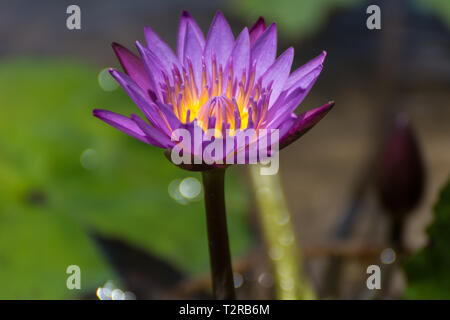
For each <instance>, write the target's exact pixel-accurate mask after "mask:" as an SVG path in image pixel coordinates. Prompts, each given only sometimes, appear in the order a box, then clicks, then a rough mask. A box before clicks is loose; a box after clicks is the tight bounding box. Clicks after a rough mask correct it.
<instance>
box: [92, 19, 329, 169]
mask: <svg viewBox="0 0 450 320" xmlns="http://www.w3.org/2000/svg"><path fill="white" fill-rule="evenodd" d="M144 32H145V39H146V42H147V44H146V45H144V44H141V43H140V42H136V45H137V48H138V51H139V54H140V56H141V57H140V58H139V57H138V56H136V55H134V54H133V53H132V52H130V51H129V50H128V49H126V48H124V47H123V46H121V45H119V44H116V43H114V44H113V49H114V51H115V53H116V55H117V56H118V58H119V60H120V62H121V64H122V67H123V69H124V71H125V73H122V72H120V71H117V70H114V69H111V70H110V73H111V75H112V76H113V77H114V78H115V79H116V80H117V81H118V83H119V84H120V85H121V86H122V88H123V89H124V90H125V92H126V93H127V94H128V95H129V96H130V98H131V99H132V100H133V101H134V102H135V104H136V105H137V106H138V107H139V109H140V110H141V111H142V113H143V114H144V116H145V118H147V120H148V122H146V121H144V120H143V119H142V118H141V117H139V116H137V115H134V114H133V115H131V117H126V116H123V115H120V114H117V113H114V112H111V111H107V110H100V109H96V110H94V116H96V117H98V118H100V119H101V120H103V121H105V122H106V123H108V124H110V125H112V126H113V127H115V128H117V129H119V130H121V131H123V132H125V133H126V134H128V135H130V136H132V137H134V138H136V139H139V140H141V141H143V142H145V143H148V144H150V145H153V146H156V147H159V148H163V149H166V150H168V151H169V152H170V150H172V149H173V148H174V147H175V146H176V145H177V144H178V143H179V142H180V140H182V139H180V138H179V137H177V135H174V132H175V131H176V130H177V129H180V128H183V129H185V130H187V131H188V132H191V133H193V132H195V130H200V132H203V133H204V132H206V131H207V130H208V129H214V130H215V131H214V132H216V133H215V134H214V138H215V139H228V140H229V139H236V137H239V136H240V135H243V134H245V133H246V131H248V130H251V129H252V130H255V131H256V132H259V131H261V130H262V129H266V130H273V129H277V130H278V137H279V141H277V143H279V147H280V148H283V147H285V146H287V145H289V144H290V143H292V142H293V141H295V140H296V139H298V138H299V137H300V136H301V135H302V134H304V133H305V132H306V131H308V130H309V129H310V128H311V127H313V126H314V125H315V124H316V123H317V122H318V121H319V120H320V119H322V117H324V116H325V114H326V113H327V112H328V111H329V110H330V109H331V108H332V106H333V104H334V103H333V102H329V103H327V104H325V105H323V106H321V107H318V108H316V109H313V110H310V111H307V112H305V113H302V114H300V115H296V114H295V113H294V111H295V109H296V108H297V106H298V105H299V104H300V103H301V102H302V100H303V99H304V98H305V96H306V95H307V94H308V92H309V90H310V89H311V87H312V86H313V84H314V82H315V81H316V79H317V77H318V76H319V74H320V72H321V70H322V68H323V61H324V59H325V56H326V52H325V51H324V52H322V53H321V54H320V55H319V56H317V57H316V58H314V59H312V60H311V61H309V62H308V63H307V64H305V65H303V66H302V67H300V68H298V69H297V70H295V71H294V72H293V73H290V71H291V65H292V62H293V57H294V49H293V48H292V47H291V48H289V49H287V50H286V51H285V52H283V53H282V54H281V55H280V56H279V57H278V58H277V30H276V25H275V23H273V24H271V25H270V26H268V27H266V25H265V22H264V19H263V18H260V19H258V21H256V22H255V24H254V25H253V26H252V27H251V28H250V29H247V28H244V30H242V32H241V33H240V34H239V35H238V37H237V38H236V39H235V38H234V36H233V33H232V32H231V29H230V26H229V25H228V23H227V21H226V20H225V17H224V16H223V15H222V13H221V12H217V14H216V15H215V17H214V19H213V21H212V24H211V27H210V29H209V32H208V35H207V37H206V39H205V37H204V35H203V33H202V31H201V30H200V28H199V27H198V25H197V23H196V22H195V20H194V19H193V18H192V17H191V16H190V14H189V13H188V12H183V13H182V16H181V20H180V24H179V31H178V39H177V52H176V54H175V53H174V52H173V51H172V49H171V48H170V47H169V46H168V45H167V44H166V43H165V42H164V41H163V40H161V38H160V37H159V36H158V35H157V34H156V33H155V32H154V31H153V30H152V29H151V28H150V27H146V28H145V29H144ZM258 139H259V138H256V139H253V140H252V139H250V140H251V141H247V142H245V145H244V146H242V145H241V146H239V145H236V144H235V145H233V147H231V148H230V147H229V146H228V147H224V152H223V154H222V156H221V157H222V158H224V157H227V156H229V155H230V154H232V155H233V154H236V153H237V152H238V150H239V149H240V148H242V147H244V148H245V147H248V145H249V144H251V143H255V141H258ZM244 140H245V139H244ZM272 143H274V141H272V142H271V144H272ZM269 149H270V145H269ZM186 150H187V151H188V152H190V153H191V154H192V156H193V157H197V156H198V154H197V151H193V150H195V148H193V147H191V145H189V146H186V148H185V149H183V152H185V151H186ZM222 158H221V159H218V158H217V157H216V158H214V160H215V161H216V162H217V163H223V161H218V160H222ZM208 164H210V163H208ZM217 166H219V165H217ZM186 168H187V169H194V167H189V166H188V167H186ZM196 168H197V169H198V168H199V166H197V167H196ZM203 168H204V167H203Z"/></svg>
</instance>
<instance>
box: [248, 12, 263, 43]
mask: <svg viewBox="0 0 450 320" xmlns="http://www.w3.org/2000/svg"><path fill="white" fill-rule="evenodd" d="M265 30H266V21H264V18H263V17H259V18H258V20H256V22H255V23H254V24H253V25H252V26H251V27H250V31H249V33H250V44H251V45H252V46H253V45H254V44H255V42H256V40H258V38H259V37H260V36H261V35H262V34H263V32H264V31H265Z"/></svg>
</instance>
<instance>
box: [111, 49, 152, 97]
mask: <svg viewBox="0 0 450 320" xmlns="http://www.w3.org/2000/svg"><path fill="white" fill-rule="evenodd" d="M112 47H113V50H114V52H115V53H116V55H117V58H118V59H119V61H120V64H121V65H122V68H123V70H124V71H125V72H126V73H127V74H128V75H129V76H130V77H131V79H133V80H134V82H136V83H137V84H138V86H139V87H141V88H142V90H144V91H148V90H152V86H151V83H150V80H149V78H148V76H147V73H146V72H145V68H144V64H143V63H142V61H141V59H139V57H137V56H136V55H135V54H134V53H132V52H131V51H130V50H128V49H127V48H125V47H123V46H122V45H120V44H118V43H113V44H112Z"/></svg>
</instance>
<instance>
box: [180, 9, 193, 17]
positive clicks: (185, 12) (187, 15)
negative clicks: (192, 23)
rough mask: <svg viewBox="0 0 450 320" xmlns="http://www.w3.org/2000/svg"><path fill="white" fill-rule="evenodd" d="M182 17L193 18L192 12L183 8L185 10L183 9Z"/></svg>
mask: <svg viewBox="0 0 450 320" xmlns="http://www.w3.org/2000/svg"><path fill="white" fill-rule="evenodd" d="M181 17H182V18H191V17H192V16H191V14H190V13H189V11H187V10H183V11H181Z"/></svg>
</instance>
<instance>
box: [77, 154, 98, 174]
mask: <svg viewBox="0 0 450 320" xmlns="http://www.w3.org/2000/svg"><path fill="white" fill-rule="evenodd" d="M80 162H81V165H82V166H83V168H85V169H86V170H94V169H96V168H97V167H98V165H99V159H98V154H97V151H95V150H94V149H86V150H84V151H83V152H82V153H81V156H80Z"/></svg>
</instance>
